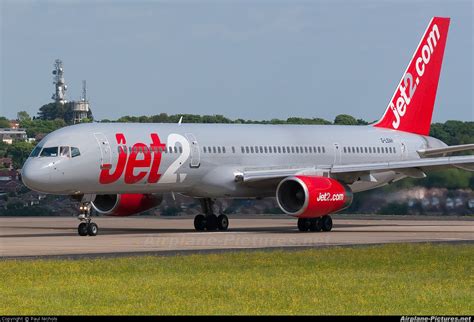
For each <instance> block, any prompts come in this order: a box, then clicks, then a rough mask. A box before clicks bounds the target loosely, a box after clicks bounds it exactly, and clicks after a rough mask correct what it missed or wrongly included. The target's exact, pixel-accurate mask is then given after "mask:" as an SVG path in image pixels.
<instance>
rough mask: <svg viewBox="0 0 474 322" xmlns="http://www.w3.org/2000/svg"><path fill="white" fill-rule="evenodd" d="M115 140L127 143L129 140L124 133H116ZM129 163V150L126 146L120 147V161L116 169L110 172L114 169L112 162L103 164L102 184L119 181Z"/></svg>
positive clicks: (100, 179)
mask: <svg viewBox="0 0 474 322" xmlns="http://www.w3.org/2000/svg"><path fill="white" fill-rule="evenodd" d="M115 140H116V141H117V144H126V143H127V140H126V139H125V136H124V135H123V134H122V133H117V134H115ZM126 163H127V151H126V148H124V147H122V146H121V147H120V152H119V155H118V162H117V166H116V167H115V171H114V172H113V173H110V170H111V169H112V165H111V164H103V165H102V169H101V171H100V176H99V182H100V183H101V184H108V183H112V182H115V181H117V180H118V179H119V178H120V177H121V176H122V173H123V169H124V168H125V164H126Z"/></svg>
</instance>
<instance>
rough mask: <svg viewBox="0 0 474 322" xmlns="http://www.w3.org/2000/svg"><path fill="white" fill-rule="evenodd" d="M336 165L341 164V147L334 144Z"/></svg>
mask: <svg viewBox="0 0 474 322" xmlns="http://www.w3.org/2000/svg"><path fill="white" fill-rule="evenodd" d="M334 164H341V147H340V146H339V143H334Z"/></svg>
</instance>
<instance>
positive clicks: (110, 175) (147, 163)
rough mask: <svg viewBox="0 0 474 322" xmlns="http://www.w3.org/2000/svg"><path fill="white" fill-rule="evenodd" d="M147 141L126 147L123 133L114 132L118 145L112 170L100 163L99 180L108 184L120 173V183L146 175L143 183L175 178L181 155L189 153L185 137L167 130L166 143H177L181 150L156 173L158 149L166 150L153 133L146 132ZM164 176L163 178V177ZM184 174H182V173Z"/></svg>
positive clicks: (158, 165)
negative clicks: (180, 153) (147, 133)
mask: <svg viewBox="0 0 474 322" xmlns="http://www.w3.org/2000/svg"><path fill="white" fill-rule="evenodd" d="M150 138H151V143H150V144H149V145H147V144H145V143H141V142H138V143H135V144H134V145H133V146H131V147H130V149H129V150H128V149H127V140H126V138H125V135H124V134H123V133H117V134H115V139H116V142H117V145H118V159H117V164H116V166H115V170H112V165H111V164H104V165H103V166H102V169H101V171H100V175H99V183H101V184H111V183H114V182H117V181H118V180H119V179H120V178H121V177H122V175H123V174H124V173H125V175H124V179H123V180H124V183H126V184H135V183H138V182H139V181H141V180H143V179H144V178H145V177H146V176H147V175H148V178H146V183H157V182H158V181H160V182H163V183H172V182H176V181H177V176H176V173H175V172H176V170H177V169H178V168H179V167H180V166H181V165H182V164H183V163H184V158H186V159H187V157H188V156H189V144H188V141H187V140H186V139H185V138H184V137H183V136H181V135H179V134H170V136H169V137H168V141H170V138H171V139H172V142H168V145H170V143H172V144H174V143H177V142H179V143H181V145H182V148H183V149H182V150H183V153H182V155H181V156H180V158H178V160H179V164H177V162H176V161H178V160H176V161H175V162H174V163H173V164H172V165H171V166H170V167H169V168H168V170H167V171H166V172H165V174H164V175H163V176H162V174H160V173H159V169H160V165H161V161H162V153H163V152H164V151H166V145H165V144H164V143H162V142H161V141H160V137H159V136H158V134H156V133H151V134H150ZM137 169H143V170H142V171H138V172H136V171H135V170H137ZM165 177H166V178H165ZM183 178H184V177H183Z"/></svg>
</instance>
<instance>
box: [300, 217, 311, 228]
mask: <svg viewBox="0 0 474 322" xmlns="http://www.w3.org/2000/svg"><path fill="white" fill-rule="evenodd" d="M309 226H310V222H309V219H307V218H298V230H299V231H308V230H309Z"/></svg>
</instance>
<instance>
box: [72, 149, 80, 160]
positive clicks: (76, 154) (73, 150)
mask: <svg viewBox="0 0 474 322" xmlns="http://www.w3.org/2000/svg"><path fill="white" fill-rule="evenodd" d="M80 155H81V152H79V149H78V148H76V147H73V146H72V147H71V157H72V158H75V157H78V156H80Z"/></svg>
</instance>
